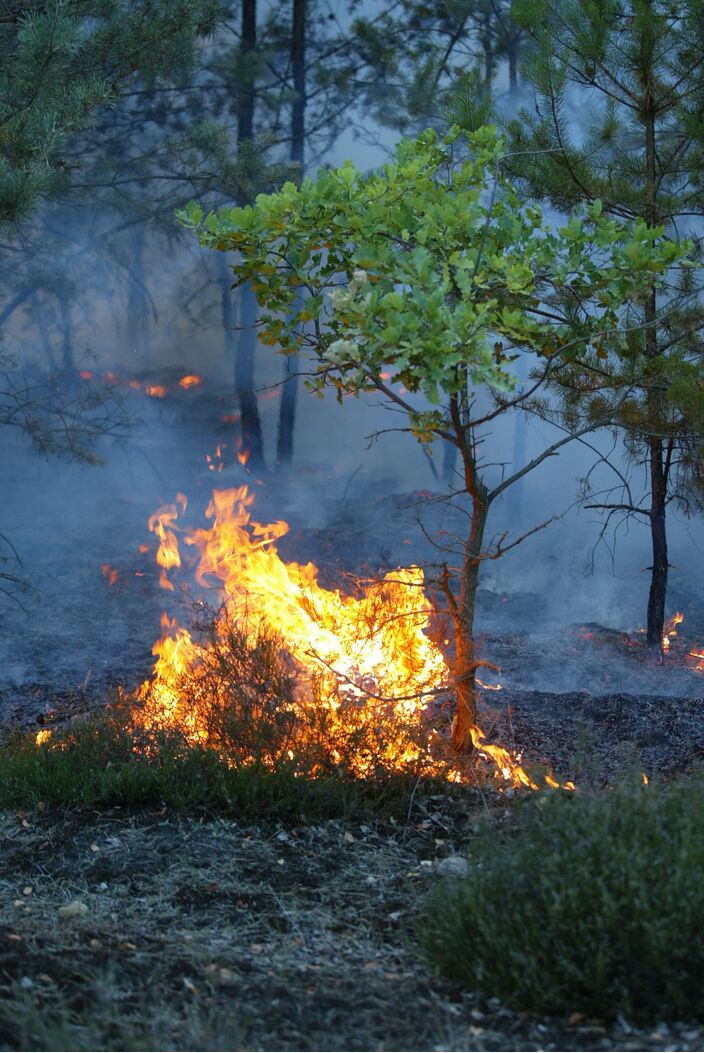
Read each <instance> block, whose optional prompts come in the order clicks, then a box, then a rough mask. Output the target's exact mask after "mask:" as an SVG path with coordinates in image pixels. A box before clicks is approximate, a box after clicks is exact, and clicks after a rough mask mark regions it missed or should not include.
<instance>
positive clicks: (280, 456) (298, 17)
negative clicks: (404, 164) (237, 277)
mask: <svg viewBox="0 0 704 1053" xmlns="http://www.w3.org/2000/svg"><path fill="white" fill-rule="evenodd" d="M307 6H308V0H293V20H292V24H291V71H292V76H293V90H294V92H295V97H294V100H293V104H292V106H291V161H292V162H293V163H294V164H295V165H296V166H297V167H298V172H297V176H298V178H302V176H303V170H304V165H305V135H306V124H305V115H306V14H307ZM297 309H298V302H297V303H296V307H295V308H294V310H297ZM297 402H298V355H289V356H287V358H286V361H285V363H284V382H283V386H282V391H281V404H280V406H279V427H278V432H277V438H276V463H277V464H278V465H280V466H284V465H288V464H290V463H291V461H292V460H293V434H294V429H295V426H296V404H297Z"/></svg>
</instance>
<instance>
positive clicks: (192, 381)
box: [178, 373, 203, 391]
mask: <svg viewBox="0 0 704 1053" xmlns="http://www.w3.org/2000/svg"><path fill="white" fill-rule="evenodd" d="M202 383H203V378H202V377H199V376H198V374H197V373H187V374H186V376H185V377H181V379H180V380H179V382H178V386H179V387H180V388H183V389H184V391H187V390H188V388H197V387H198V385H199V384H202Z"/></svg>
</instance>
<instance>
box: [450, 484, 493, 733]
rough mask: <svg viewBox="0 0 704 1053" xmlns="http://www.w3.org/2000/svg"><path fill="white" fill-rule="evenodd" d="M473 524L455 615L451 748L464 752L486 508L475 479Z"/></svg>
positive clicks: (472, 710) (472, 713)
mask: <svg viewBox="0 0 704 1053" xmlns="http://www.w3.org/2000/svg"><path fill="white" fill-rule="evenodd" d="M473 489H474V493H473V494H472V525H471V528H470V536H469V538H468V539H467V542H466V544H465V550H464V561H463V568H462V585H461V589H460V599H459V603H458V605H457V612H456V614H455V619H454V621H455V668H454V673H455V681H456V684H457V695H456V697H457V711H456V713H455V719H454V723H453V726H452V746H453V749H455V750H456V751H457V752H461V753H465V752H467V751H468V750H470V749H471V748H472V729H473V728H474V726H475V725H476V723H477V684H476V673H477V658H476V652H475V646H474V616H475V614H476V608H477V588H478V586H479V571H480V567H481V558H480V557H481V551H482V543H483V541H484V531H485V528H486V519H487V514H488V511H489V505H488V503H487V500H486V491H485V489H484V487H483V486H482V484H481V483H480V481H479V480H478V479H476V478H475V480H474V486H473Z"/></svg>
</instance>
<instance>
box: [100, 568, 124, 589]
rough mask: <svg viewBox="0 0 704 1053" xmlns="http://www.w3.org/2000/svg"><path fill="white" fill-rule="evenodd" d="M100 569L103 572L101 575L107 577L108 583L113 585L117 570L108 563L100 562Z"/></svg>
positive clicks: (117, 576)
mask: <svg viewBox="0 0 704 1053" xmlns="http://www.w3.org/2000/svg"><path fill="white" fill-rule="evenodd" d="M100 569H101V571H102V572H103V576H104V577H105V578H107V582H108V585H114V584H115V583H116V581H117V579H118V578H119V576H120V572H119V570H117V569H116V568H115V567H111V566H110V564H109V563H101V564H100Z"/></svg>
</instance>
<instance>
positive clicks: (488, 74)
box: [482, 11, 494, 92]
mask: <svg viewBox="0 0 704 1053" xmlns="http://www.w3.org/2000/svg"><path fill="white" fill-rule="evenodd" d="M483 22H484V30H483V34H482V48H483V50H484V84H485V87H486V90H487V91H488V92H490V91H491V85H492V81H493V79H494V49H493V47H492V42H491V12H490V11H487V12H486V14H485V15H484V19H483Z"/></svg>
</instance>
